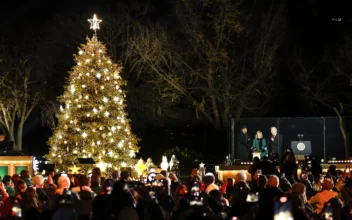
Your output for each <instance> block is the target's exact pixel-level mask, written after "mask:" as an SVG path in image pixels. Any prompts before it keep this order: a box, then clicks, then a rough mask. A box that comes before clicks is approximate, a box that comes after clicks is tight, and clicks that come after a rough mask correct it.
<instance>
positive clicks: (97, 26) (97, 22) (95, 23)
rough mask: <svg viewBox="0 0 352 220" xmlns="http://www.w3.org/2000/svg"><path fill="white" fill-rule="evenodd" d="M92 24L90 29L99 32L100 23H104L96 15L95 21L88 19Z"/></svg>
mask: <svg viewBox="0 0 352 220" xmlns="http://www.w3.org/2000/svg"><path fill="white" fill-rule="evenodd" d="M88 21H89V23H90V29H93V30H94V31H97V29H100V28H99V23H100V22H101V21H102V20H100V19H98V18H97V16H96V15H95V14H94V16H93V19H88Z"/></svg>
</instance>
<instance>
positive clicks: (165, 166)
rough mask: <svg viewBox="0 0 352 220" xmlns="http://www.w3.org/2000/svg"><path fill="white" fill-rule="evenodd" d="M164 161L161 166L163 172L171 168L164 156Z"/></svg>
mask: <svg viewBox="0 0 352 220" xmlns="http://www.w3.org/2000/svg"><path fill="white" fill-rule="evenodd" d="M162 158H163V161H162V162H161V164H160V167H161V169H163V170H167V168H168V167H169V163H168V162H167V157H166V156H163V157H162Z"/></svg>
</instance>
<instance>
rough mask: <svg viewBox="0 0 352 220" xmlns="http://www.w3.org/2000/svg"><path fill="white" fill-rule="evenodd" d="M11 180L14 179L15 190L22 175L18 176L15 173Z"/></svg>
mask: <svg viewBox="0 0 352 220" xmlns="http://www.w3.org/2000/svg"><path fill="white" fill-rule="evenodd" d="M11 179H12V182H13V184H14V185H15V188H16V186H17V182H18V181H19V180H21V177H20V175H18V174H16V173H15V174H13V175H12V177H11Z"/></svg>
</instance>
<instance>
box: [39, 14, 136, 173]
mask: <svg viewBox="0 0 352 220" xmlns="http://www.w3.org/2000/svg"><path fill="white" fill-rule="evenodd" d="M89 22H91V29H93V30H94V31H96V29H99V23H100V22H101V20H98V19H97V18H96V16H95V15H94V18H93V19H89ZM75 61H76V63H77V65H76V66H74V67H73V68H72V71H71V72H70V75H69V77H68V81H67V85H66V86H65V91H64V94H63V95H62V96H60V97H59V99H58V100H59V101H60V102H61V103H62V106H61V107H60V112H59V113H58V114H57V118H58V125H57V127H56V129H55V130H54V133H53V136H52V137H51V138H50V139H49V142H48V143H49V145H50V152H49V154H48V155H47V156H46V157H47V158H48V159H49V160H50V162H51V163H54V164H55V165H56V166H57V167H58V168H59V169H63V170H67V169H68V167H70V166H72V165H73V164H75V163H76V158H92V159H93V160H94V161H95V162H96V163H97V164H99V165H100V166H101V167H102V168H103V169H104V168H105V167H110V168H112V169H119V167H125V166H133V165H134V164H135V160H134V159H133V158H134V156H135V153H136V152H137V151H138V150H139V148H138V147H137V142H138V140H137V138H136V136H135V135H134V134H133V133H132V131H131V127H130V123H129V122H130V121H129V120H128V118H127V113H126V112H125V108H126V104H125V102H124V99H125V97H126V94H125V92H124V90H123V86H125V85H126V81H124V80H123V79H122V78H121V76H120V72H121V70H122V65H121V64H115V63H113V62H112V61H111V59H110V57H109V56H108V55H107V52H106V47H105V46H104V45H103V44H102V43H101V42H100V41H99V40H98V38H97V35H96V33H95V34H94V35H93V37H92V38H91V39H89V38H88V37H87V43H86V44H85V45H81V47H80V48H79V52H78V55H75Z"/></svg>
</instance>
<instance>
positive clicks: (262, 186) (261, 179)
mask: <svg viewBox="0 0 352 220" xmlns="http://www.w3.org/2000/svg"><path fill="white" fill-rule="evenodd" d="M267 182H268V178H267V177H266V176H265V175H259V176H258V181H257V183H258V191H257V192H258V193H259V194H260V193H261V192H263V191H264V190H265V188H266V183H267Z"/></svg>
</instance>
